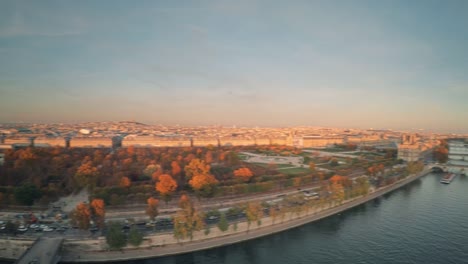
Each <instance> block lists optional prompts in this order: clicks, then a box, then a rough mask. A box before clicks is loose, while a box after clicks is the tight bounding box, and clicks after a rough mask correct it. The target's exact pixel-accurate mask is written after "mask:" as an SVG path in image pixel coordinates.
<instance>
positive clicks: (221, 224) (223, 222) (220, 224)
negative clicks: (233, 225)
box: [218, 214, 229, 232]
mask: <svg viewBox="0 0 468 264" xmlns="http://www.w3.org/2000/svg"><path fill="white" fill-rule="evenodd" d="M218 228H219V230H221V231H222V232H226V231H227V230H228V229H229V223H228V221H227V218H226V215H225V214H221V218H220V219H219V222H218Z"/></svg>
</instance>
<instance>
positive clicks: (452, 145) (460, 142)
mask: <svg viewBox="0 0 468 264" xmlns="http://www.w3.org/2000/svg"><path fill="white" fill-rule="evenodd" d="M448 164H450V165H457V166H466V167H467V168H468V141H467V140H466V139H452V140H449V141H448Z"/></svg>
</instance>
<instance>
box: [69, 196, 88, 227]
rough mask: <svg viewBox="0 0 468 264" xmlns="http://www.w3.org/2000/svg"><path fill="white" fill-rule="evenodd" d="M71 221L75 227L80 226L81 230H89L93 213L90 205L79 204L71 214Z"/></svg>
mask: <svg viewBox="0 0 468 264" xmlns="http://www.w3.org/2000/svg"><path fill="white" fill-rule="evenodd" d="M70 219H71V222H72V224H73V225H74V226H78V228H79V229H83V230H88V229H89V224H90V223H89V222H90V220H91V212H90V210H89V207H88V205H86V204H85V203H79V204H78V205H77V206H76V208H75V209H74V210H73V211H72V212H71V215H70Z"/></svg>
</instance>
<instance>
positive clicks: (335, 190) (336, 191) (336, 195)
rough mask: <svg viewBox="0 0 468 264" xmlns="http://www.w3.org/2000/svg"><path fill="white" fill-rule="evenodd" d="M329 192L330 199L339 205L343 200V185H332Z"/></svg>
mask: <svg viewBox="0 0 468 264" xmlns="http://www.w3.org/2000/svg"><path fill="white" fill-rule="evenodd" d="M330 190H331V193H332V199H333V200H334V201H336V202H338V203H340V204H341V203H342V202H343V200H344V195H345V192H344V188H343V185H341V184H340V183H332V184H331V186H330Z"/></svg>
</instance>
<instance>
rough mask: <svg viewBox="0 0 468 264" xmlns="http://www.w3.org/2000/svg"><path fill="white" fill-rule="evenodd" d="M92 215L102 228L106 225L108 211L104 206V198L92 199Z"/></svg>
mask: <svg viewBox="0 0 468 264" xmlns="http://www.w3.org/2000/svg"><path fill="white" fill-rule="evenodd" d="M91 215H92V219H93V220H94V222H95V223H96V225H97V226H98V227H100V228H103V227H104V219H105V216H106V211H105V208H104V200H102V199H93V200H92V201H91Z"/></svg>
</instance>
